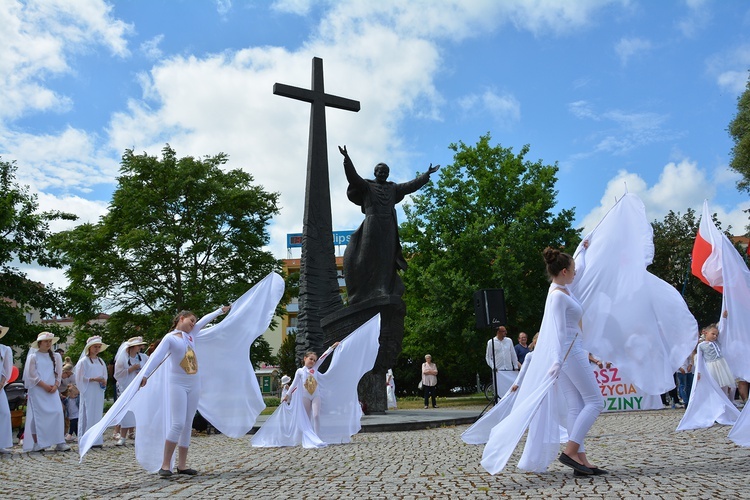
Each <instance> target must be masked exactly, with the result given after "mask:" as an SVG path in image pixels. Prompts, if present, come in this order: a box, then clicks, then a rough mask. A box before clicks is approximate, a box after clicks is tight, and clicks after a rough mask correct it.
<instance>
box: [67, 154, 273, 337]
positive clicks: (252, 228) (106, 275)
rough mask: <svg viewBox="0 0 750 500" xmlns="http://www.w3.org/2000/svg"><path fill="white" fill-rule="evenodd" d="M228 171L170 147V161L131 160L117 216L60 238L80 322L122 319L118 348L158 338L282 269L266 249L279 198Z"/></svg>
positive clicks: (210, 159)
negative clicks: (184, 315) (186, 313)
mask: <svg viewBox="0 0 750 500" xmlns="http://www.w3.org/2000/svg"><path fill="white" fill-rule="evenodd" d="M226 162H227V156H226V155H225V154H223V153H220V154H218V155H215V156H206V157H204V158H202V159H197V158H193V157H189V156H188V157H183V158H178V157H177V154H176V153H175V151H174V150H173V149H172V148H171V147H170V146H169V145H166V146H165V147H164V148H163V150H162V156H161V158H157V157H154V156H148V155H147V154H145V153H144V154H141V155H136V154H134V153H133V151H132V150H126V151H125V154H124V155H123V157H122V163H121V167H120V176H119V177H118V179H117V180H118V185H117V188H116V190H115V192H114V194H113V195H112V201H111V204H110V210H109V212H108V213H107V214H106V215H104V216H103V217H101V218H100V220H99V222H98V223H96V224H83V225H81V226H78V227H76V228H75V229H73V230H70V231H66V232H64V233H60V234H58V235H56V236H55V238H53V243H54V247H55V248H56V249H57V250H58V251H59V252H60V255H61V256H62V258H63V261H64V263H65V264H66V265H67V266H68V270H67V276H68V277H69V279H70V286H69V287H68V289H67V290H66V292H67V297H68V300H69V304H70V308H71V309H72V310H73V311H74V313H75V316H76V320H77V321H78V322H80V323H82V322H85V321H86V320H88V319H90V318H92V317H94V315H95V314H96V313H98V312H99V311H101V310H113V311H115V312H113V313H112V315H111V319H110V322H109V325H108V329H109V331H110V337H109V339H108V341H109V342H110V343H114V342H117V341H121V340H124V339H127V338H128V337H131V336H134V335H143V336H145V337H146V338H150V339H154V338H158V337H160V336H162V335H163V334H164V333H165V332H167V331H168V329H169V327H170V326H171V321H172V318H173V316H174V315H175V314H176V313H177V312H178V311H180V310H193V311H195V312H196V314H198V315H199V316H200V315H201V314H203V313H206V312H208V311H209V310H212V309H213V308H214V307H216V306H218V305H220V304H226V303H229V302H231V301H232V300H234V299H236V298H237V297H239V296H240V295H241V294H242V293H244V292H245V291H247V290H248V288H249V287H250V286H251V285H253V284H255V283H257V282H258V281H259V280H260V279H262V278H263V277H264V276H265V275H266V274H268V273H269V272H271V271H278V270H280V263H279V262H278V261H277V260H276V259H275V258H274V257H273V255H272V254H271V253H270V252H267V251H264V250H263V245H265V244H267V243H268V239H269V237H268V233H267V231H266V226H267V224H268V222H269V221H270V219H271V217H272V216H273V215H275V214H276V213H278V205H277V203H278V194H277V193H269V192H267V191H265V190H264V189H263V187H262V186H258V185H255V184H254V183H253V177H252V176H251V175H250V174H249V173H247V172H244V171H242V170H239V169H237V170H228V171H224V170H222V168H221V167H222V166H223V165H224V164H226Z"/></svg>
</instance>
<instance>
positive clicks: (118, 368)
mask: <svg viewBox="0 0 750 500" xmlns="http://www.w3.org/2000/svg"><path fill="white" fill-rule="evenodd" d="M144 345H147V343H146V342H144V341H143V337H132V338H130V339H128V340H127V341H125V342H123V343H122V345H120V348H119V349H118V350H117V355H116V356H115V373H114V375H115V380H117V395H118V396H119V395H120V394H122V392H123V391H124V390H125V389H126V388H127V387H128V386H129V385H130V383H131V382H132V381H133V379H135V377H137V376H138V372H139V371H141V367H143V366H144V365H145V364H146V361H148V355H147V354H146V353H142V352H141V349H143V346H144ZM134 428H135V416H134V415H133V412H131V411H129V412H127V413H126V414H125V416H124V417H123V418H122V420H121V421H120V437H119V438H118V439H117V441H116V442H115V446H122V445H124V444H125V439H126V438H127V437H128V435H131V434H132V433H133V429H134Z"/></svg>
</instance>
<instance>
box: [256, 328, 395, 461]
mask: <svg viewBox="0 0 750 500" xmlns="http://www.w3.org/2000/svg"><path fill="white" fill-rule="evenodd" d="M379 337H380V315H377V316H375V317H373V318H372V319H371V320H369V321H368V322H367V323H365V324H364V325H362V326H361V327H359V328H358V329H356V330H355V331H354V332H352V333H351V334H349V335H348V336H347V337H346V338H345V339H344V340H342V341H341V344H340V345H339V346H338V347H337V348H336V349H335V351H333V354H332V358H331V364H330V366H329V367H328V370H327V371H326V372H325V373H317V367H318V365H319V364H320V363H321V362H322V361H323V356H321V358H320V359H319V360H318V362H317V363H316V365H314V366H313V368H314V369H315V370H316V373H317V375H316V377H315V378H316V380H317V382H318V387H317V391H319V392H320V400H321V405H320V415H319V423H320V425H319V432H318V433H317V434H316V433H315V430H314V428H313V423H312V422H311V420H310V417H309V416H308V414H307V412H306V411H305V407H304V403H303V401H302V399H303V397H304V395H303V394H302V393H301V392H300V391H304V390H305V388H304V387H302V384H303V382H304V381H303V380H302V378H303V377H302V376H301V375H299V376H298V375H297V374H295V379H294V382H292V386H291V388H290V394H293V396H292V402H291V404H289V405H286V404H281V405H279V407H278V408H276V411H274V412H273V415H271V416H270V417H269V418H268V420H266V422H265V423H264V424H263V426H262V427H261V428H260V429H259V430H258V432H256V433H255V435H254V436H253V438H252V440H251V442H252V445H253V446H258V447H276V446H296V445H298V444H302V446H303V447H304V448H320V447H323V446H326V445H327V444H338V443H348V442H350V441H351V437H352V436H353V435H354V434H356V433H357V432H359V430H360V429H361V427H362V426H361V423H360V419H361V417H362V408H361V407H360V404H359V398H358V396H357V385H358V384H359V380H360V379H361V378H362V376H363V375H364V374H365V373H367V372H369V371H370V370H371V369H372V367H373V365H374V364H375V358H376V357H377V355H378V347H379V341H378V339H379ZM298 372H299V370H298Z"/></svg>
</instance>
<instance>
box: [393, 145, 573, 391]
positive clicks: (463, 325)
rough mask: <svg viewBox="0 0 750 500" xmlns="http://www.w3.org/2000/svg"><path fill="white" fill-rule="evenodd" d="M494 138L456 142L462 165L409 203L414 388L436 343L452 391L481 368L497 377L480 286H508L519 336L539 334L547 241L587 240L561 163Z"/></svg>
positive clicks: (404, 364)
mask: <svg viewBox="0 0 750 500" xmlns="http://www.w3.org/2000/svg"><path fill="white" fill-rule="evenodd" d="M490 140H491V138H490V135H489V134H487V135H484V136H482V137H480V139H479V142H477V144H476V145H475V146H469V145H466V144H464V143H463V142H459V143H458V144H452V145H451V146H450V149H451V150H453V151H454V153H455V154H454V162H453V164H452V165H448V166H446V167H444V168H442V169H441V170H440V178H439V180H438V182H437V183H430V184H428V185H426V186H425V187H424V188H423V189H422V191H421V192H420V193H419V194H417V195H415V196H414V197H413V204H405V205H404V212H405V214H406V222H404V223H403V224H402V226H401V240H402V242H403V245H404V252H405V255H407V258H408V259H409V268H408V269H407V271H406V272H405V273H404V283H405V285H406V293H405V294H404V299H405V301H406V303H407V317H406V322H405V335H404V343H403V351H402V354H401V357H400V360H399V366H398V367H397V370H396V374H397V379H398V380H400V381H403V384H405V386H406V387H414V388H416V386H417V383H418V381H419V375H420V366H421V363H422V361H423V358H424V354H425V353H427V352H429V353H430V354H432V356H433V359H434V360H435V362H436V363H437V364H438V367H439V370H440V378H439V381H440V384H439V386H440V387H441V388H442V389H443V390H446V389H448V388H451V387H454V386H464V387H466V386H471V385H473V384H475V382H476V374H477V373H479V374H480V376H481V377H482V379H484V380H485V381H487V380H489V376H490V374H489V368H488V367H487V366H486V365H485V362H484V353H485V349H486V343H487V340H488V339H489V338H490V337H491V336H492V335H493V332H490V331H487V330H484V331H482V330H478V329H476V328H475V317H474V308H473V304H472V298H473V294H474V292H476V291H477V290H479V289H483V288H503V289H504V291H505V300H506V310H507V316H508V325H507V326H508V328H509V331H510V333H511V335H512V336H513V338H514V340H515V339H516V338H517V335H518V333H519V332H520V331H526V332H527V333H529V337H531V336H532V335H533V334H534V333H535V332H536V331H537V330H538V328H539V325H540V323H541V319H542V314H543V310H544V301H545V296H546V290H547V287H548V285H549V282H548V281H547V277H546V273H545V268H544V260H543V259H542V256H541V252H542V250H543V249H544V248H545V247H547V246H554V247H558V248H562V249H565V250H568V251H572V250H574V249H575V248H576V245H577V244H578V243H579V242H580V234H579V232H578V231H577V230H575V229H573V227H572V221H573V218H574V211H573V210H572V209H562V210H559V211H557V210H556V207H555V205H556V196H557V191H555V183H556V181H557V172H558V167H557V165H545V164H544V163H542V161H536V162H532V161H529V160H527V159H526V155H527V154H528V152H529V146H524V147H523V148H521V150H520V152H519V153H518V154H515V153H514V152H513V151H512V149H511V148H504V147H502V146H500V145H496V146H493V145H491V144H490ZM402 387H404V385H402Z"/></svg>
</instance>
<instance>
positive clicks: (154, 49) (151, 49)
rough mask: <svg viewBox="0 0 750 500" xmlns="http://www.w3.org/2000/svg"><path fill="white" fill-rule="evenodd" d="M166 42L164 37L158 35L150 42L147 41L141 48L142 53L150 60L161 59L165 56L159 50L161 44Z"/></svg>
mask: <svg viewBox="0 0 750 500" xmlns="http://www.w3.org/2000/svg"><path fill="white" fill-rule="evenodd" d="M162 40H164V35H156V36H155V37H153V38H151V39H150V40H146V41H145V42H143V43H142V44H141V46H140V50H141V52H143V54H144V55H145V56H146V57H147V58H149V59H153V60H156V59H161V57H162V56H163V55H164V53H163V52H162V50H161V49H160V48H159V44H160V43H161V42H162Z"/></svg>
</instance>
